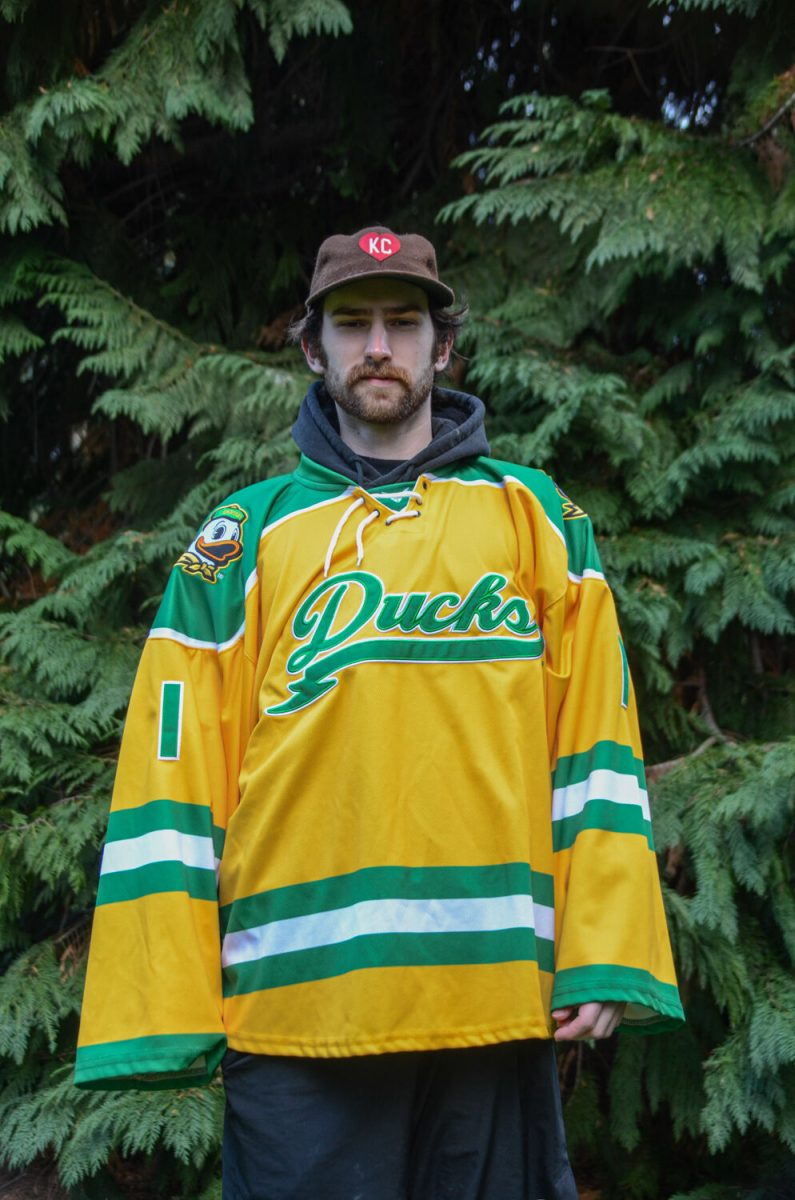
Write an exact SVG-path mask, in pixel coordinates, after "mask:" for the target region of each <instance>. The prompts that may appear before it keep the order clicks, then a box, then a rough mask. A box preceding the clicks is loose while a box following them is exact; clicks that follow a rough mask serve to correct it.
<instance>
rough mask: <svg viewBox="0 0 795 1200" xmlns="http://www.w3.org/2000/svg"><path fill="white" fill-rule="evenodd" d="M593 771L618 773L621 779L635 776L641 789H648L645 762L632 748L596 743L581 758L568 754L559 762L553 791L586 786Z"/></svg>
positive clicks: (553, 778)
mask: <svg viewBox="0 0 795 1200" xmlns="http://www.w3.org/2000/svg"><path fill="white" fill-rule="evenodd" d="M592 771H615V772H616V773H617V774H619V775H633V776H634V777H635V779H637V781H638V783H639V784H640V786H641V787H643V788H645V787H646V774H645V772H644V769H643V760H642V759H640V758H636V757H635V755H634V754H633V752H632V748H631V747H630V746H622V745H621V744H620V743H619V742H610V741H604V742H595V743H594V744H593V746H591V748H590V750H582V751H581V752H580V753H579V754H566V755H564V756H563V757H561V758H559V759H558V761H557V764H556V766H555V769H554V771H553V772H552V787H553V789H554V788H562V787H568V786H569V784H572V783H583V782H584V780H586V779H587V778H588V776H589V775H590V774H591V772H592Z"/></svg>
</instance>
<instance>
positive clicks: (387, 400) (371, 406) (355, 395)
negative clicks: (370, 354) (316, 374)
mask: <svg viewBox="0 0 795 1200" xmlns="http://www.w3.org/2000/svg"><path fill="white" fill-rule="evenodd" d="M435 378H436V372H435V370H434V367H433V363H432V362H430V361H429V362H428V365H427V367H425V369H424V370H422V371H420V372H419V374H418V375H417V376H416V378H414V379H412V377H411V376H410V375H409V373H408V372H407V371H404V370H403V369H402V368H401V367H393V366H391V365H389V364H387V365H385V366H382V367H370V366H366V365H365V364H364V363H361V364H359V365H357V366H355V367H351V369H350V371H348V373H347V375H346V376H345V377H344V378H343V376H342V375H340V374H338V373H337V372H336V371H334V370H333V369H332V368H329V367H327V368H326V373H325V375H324V377H323V381H324V383H325V385H326V391H327V392H328V394H329V395H330V396H331V399H332V400H333V401H334V403H335V404H337V405H339V407H340V408H341V409H342V410H343V412H346V413H348V415H349V416H351V417H356V418H357V419H358V420H360V421H369V422H371V423H372V424H375V425H397V424H398V423H399V422H400V421H405V420H406V418H407V417H411V416H413V415H414V413H415V412H417V410H418V409H419V408H421V407H422V405H423V404H424V403H425V401H426V400H427V399H428V396H429V395H430V393H431V389H432V388H433V384H434V380H435ZM368 379H391V380H393V381H394V383H393V386H392V387H391V388H390V391H389V394H387V395H385V394H384V392H383V391H382V389H380V388H379V389H378V391H377V393H376V392H375V391H374V389H372V388H370V387H369V386H368V384H367V382H366V381H367V380H368Z"/></svg>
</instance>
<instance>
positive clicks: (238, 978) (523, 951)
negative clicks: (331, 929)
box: [223, 929, 554, 997]
mask: <svg viewBox="0 0 795 1200" xmlns="http://www.w3.org/2000/svg"><path fill="white" fill-rule="evenodd" d="M503 962H535V963H536V964H537V965H538V967H539V969H540V970H547V971H552V970H553V969H554V946H553V943H552V942H550V941H547V940H546V939H544V938H537V937H536V935H535V933H534V931H533V930H532V929H498V930H489V931H486V932H483V931H480V930H479V931H477V932H474V933H432V934H428V933H371V934H364V935H362V936H361V937H355V938H350V939H349V940H348V941H346V942H339V943H336V944H334V945H331V946H319V947H316V948H314V949H312V950H291V951H288V952H287V953H285V954H272V955H269V956H268V957H266V958H260V959H256V960H255V961H253V962H246V963H237V964H235V965H234V966H231V967H224V970H223V977H224V996H225V997H228V996H242V995H245V994H246V993H249V992H260V991H266V990H269V989H271V988H278V987H289V986H291V985H292V984H296V983H313V982H315V981H316V980H318V979H331V978H333V977H335V976H337V975H347V974H349V973H350V972H352V971H362V970H367V969H371V968H381V967H443V966H463V965H466V966H471V965H478V964H481V965H485V964H491V963H503Z"/></svg>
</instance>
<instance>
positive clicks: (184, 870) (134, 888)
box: [97, 862, 218, 907]
mask: <svg viewBox="0 0 795 1200" xmlns="http://www.w3.org/2000/svg"><path fill="white" fill-rule="evenodd" d="M159 892H185V893H187V895H188V896H190V897H191V898H192V899H194V900H212V901H213V902H215V903H217V901H218V885H217V883H216V879H215V871H211V870H209V869H208V868H207V867H186V866H185V864H184V863H179V862H158V863H147V864H146V865H145V866H143V867H133V868H132V869H131V870H129V871H110V872H108V873H107V874H106V875H100V877H99V887H98V888H97V907H99V906H101V905H103V904H118V903H119V901H121V900H142V899H143V898H144V896H156V895H157V894H158V893H159Z"/></svg>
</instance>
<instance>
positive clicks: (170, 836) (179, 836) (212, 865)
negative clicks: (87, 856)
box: [100, 829, 220, 875]
mask: <svg viewBox="0 0 795 1200" xmlns="http://www.w3.org/2000/svg"><path fill="white" fill-rule="evenodd" d="M219 861H220V860H219V859H217V858H216V857H215V848H214V846H213V839H212V838H211V837H202V836H201V835H199V834H197V833H180V832H179V830H178V829H155V830H153V831H152V832H151V833H142V834H141V835H140V836H139V837H134V838H121V839H120V840H119V841H118V842H106V844H105V848H104V850H103V851H102V868H101V870H100V875H113V874H115V872H116V871H134V870H135V869H136V868H137V867H147V866H149V865H150V864H152V863H163V862H179V863H182V865H183V866H184V867H204V868H206V869H207V870H208V871H215V870H217V868H218V865H219Z"/></svg>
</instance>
